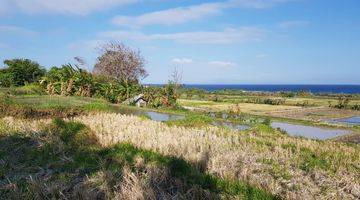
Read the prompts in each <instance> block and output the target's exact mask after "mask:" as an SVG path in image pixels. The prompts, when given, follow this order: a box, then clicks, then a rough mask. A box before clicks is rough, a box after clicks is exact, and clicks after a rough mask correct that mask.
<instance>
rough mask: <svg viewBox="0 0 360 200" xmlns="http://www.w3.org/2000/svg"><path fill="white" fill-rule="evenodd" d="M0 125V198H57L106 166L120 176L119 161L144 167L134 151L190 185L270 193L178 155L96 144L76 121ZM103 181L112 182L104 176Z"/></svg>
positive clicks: (255, 195)
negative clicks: (20, 127)
mask: <svg viewBox="0 0 360 200" xmlns="http://www.w3.org/2000/svg"><path fill="white" fill-rule="evenodd" d="M4 126H5V125H4V124H2V125H1V124H0V159H1V162H2V164H1V165H0V184H1V187H0V199H11V198H21V199H34V198H38V197H39V195H40V197H41V198H49V199H51V198H59V197H60V196H59V195H61V193H63V194H66V192H71V190H72V188H71V187H66V186H71V185H72V184H73V183H74V181H76V180H79V179H80V180H81V179H83V178H85V177H86V176H89V177H92V176H94V175H95V174H96V173H97V172H99V171H108V172H109V173H111V174H112V175H113V176H115V177H112V178H109V179H114V180H121V176H122V170H123V167H124V166H130V168H131V170H133V171H139V170H140V171H141V170H144V169H139V168H138V167H137V165H136V158H138V157H141V158H143V160H144V163H145V165H147V164H151V165H155V166H159V167H166V168H168V169H169V171H170V176H171V177H172V178H176V179H178V180H181V181H182V187H185V188H190V187H194V186H196V187H200V188H202V189H204V190H208V191H211V192H213V193H216V194H221V195H225V196H237V197H240V198H242V199H275V197H274V196H272V195H271V194H269V193H268V192H266V191H263V190H261V189H258V188H256V187H253V186H251V185H249V184H247V183H245V182H241V181H235V180H230V179H219V178H217V177H215V176H213V175H209V174H205V173H203V172H202V170H201V169H199V168H198V167H197V164H196V163H188V162H186V161H184V160H183V159H180V158H176V157H169V156H163V155H161V154H159V153H156V152H153V151H148V150H144V149H139V148H136V147H134V146H132V145H131V144H128V143H120V144H117V145H115V146H113V147H108V148H102V147H101V146H100V145H99V144H98V143H97V140H96V138H95V137H94V136H93V134H92V132H91V130H89V129H88V128H87V127H86V126H84V125H83V124H81V123H77V122H65V121H63V120H60V119H54V120H53V122H52V123H51V124H50V125H49V126H47V127H45V128H44V130H43V131H41V132H39V133H33V134H30V135H29V134H24V133H12V132H6V129H5V128H1V127H4ZM45 172H48V173H49V175H46V178H44V177H43V176H45V175H42V174H43V173H45ZM29 177H32V179H36V180H38V181H40V182H42V183H43V184H46V185H49V186H50V185H53V186H54V187H55V186H56V185H57V188H56V189H55V191H53V192H47V193H44V194H43V193H39V192H38V191H37V190H36V189H34V182H33V181H31V180H32V179H29ZM99 184H100V183H99ZM109 184H115V183H111V181H110V180H109ZM10 186H11V187H10ZM113 188H115V187H114V186H113ZM94 189H95V190H96V186H95V188H94ZM65 190H70V191H66V192H65ZM41 195H43V196H41Z"/></svg>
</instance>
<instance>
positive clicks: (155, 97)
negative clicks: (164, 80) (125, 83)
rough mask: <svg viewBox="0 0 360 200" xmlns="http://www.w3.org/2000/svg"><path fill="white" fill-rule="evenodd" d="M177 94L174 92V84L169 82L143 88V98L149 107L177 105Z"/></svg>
mask: <svg viewBox="0 0 360 200" xmlns="http://www.w3.org/2000/svg"><path fill="white" fill-rule="evenodd" d="M178 97H179V95H178V93H177V92H176V89H175V84H173V83H172V82H169V83H168V84H166V85H164V86H163V87H146V88H144V98H145V100H146V101H147V102H148V105H149V106H150V107H154V108H158V107H173V108H174V107H177V106H178V105H177V99H178Z"/></svg>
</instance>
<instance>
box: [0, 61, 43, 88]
mask: <svg viewBox="0 0 360 200" xmlns="http://www.w3.org/2000/svg"><path fill="white" fill-rule="evenodd" d="M4 64H5V65H6V66H5V68H4V69H1V70H0V86H2V87H10V86H23V85H25V84H28V83H34V82H37V81H38V80H39V79H40V78H41V77H42V76H44V74H45V72H46V70H45V69H44V68H43V67H42V66H40V65H39V64H38V63H37V62H34V61H31V60H29V59H12V60H5V61H4Z"/></svg>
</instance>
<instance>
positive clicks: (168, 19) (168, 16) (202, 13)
mask: <svg viewBox="0 0 360 200" xmlns="http://www.w3.org/2000/svg"><path fill="white" fill-rule="evenodd" d="M224 7H226V4H224V3H206V4H200V5H195V6H190V7H180V8H172V9H168V10H163V11H156V12H151V13H146V14H143V15H140V16H137V17H128V16H116V17H114V18H113V19H112V22H113V23H114V24H117V25H122V26H145V25H152V24H162V25H174V24H181V23H185V22H188V21H192V20H197V19H201V18H204V17H208V16H213V15H218V14H220V13H221V12H222V9H223V8H224Z"/></svg>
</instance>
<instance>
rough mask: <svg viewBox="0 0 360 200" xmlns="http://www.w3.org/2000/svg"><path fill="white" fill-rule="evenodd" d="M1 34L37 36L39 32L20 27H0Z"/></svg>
mask: <svg viewBox="0 0 360 200" xmlns="http://www.w3.org/2000/svg"><path fill="white" fill-rule="evenodd" d="M0 34H20V35H27V36H34V35H36V34H37V32H36V31H32V30H28V29H25V28H22V27H19V26H0Z"/></svg>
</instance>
